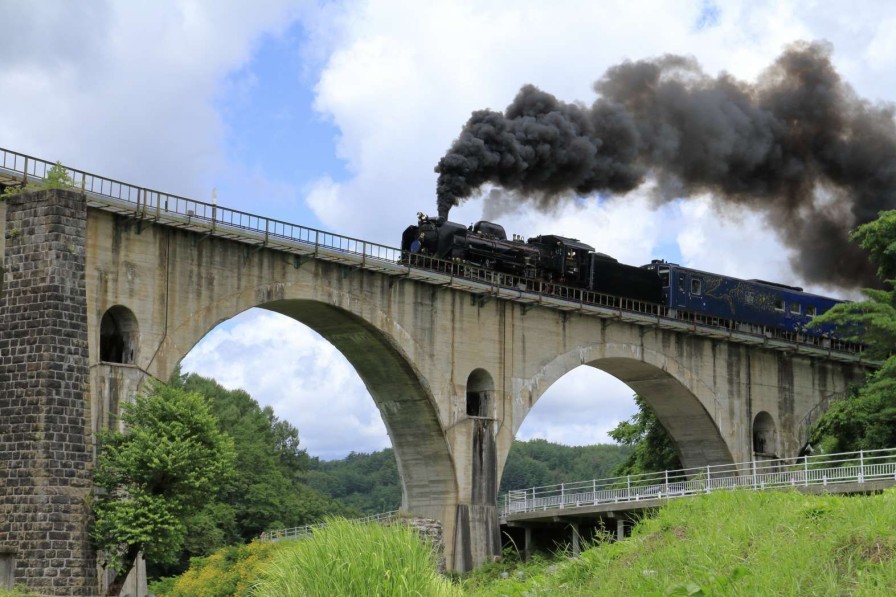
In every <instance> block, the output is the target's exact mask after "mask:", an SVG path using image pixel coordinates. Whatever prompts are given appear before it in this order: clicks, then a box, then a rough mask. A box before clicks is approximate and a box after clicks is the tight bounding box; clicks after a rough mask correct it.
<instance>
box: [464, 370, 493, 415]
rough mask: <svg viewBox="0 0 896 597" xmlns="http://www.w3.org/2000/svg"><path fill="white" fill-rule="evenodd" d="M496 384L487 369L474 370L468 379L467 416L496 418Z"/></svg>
mask: <svg viewBox="0 0 896 597" xmlns="http://www.w3.org/2000/svg"><path fill="white" fill-rule="evenodd" d="M494 410H495V382H494V380H493V379H492V376H491V375H490V374H489V372H488V371H486V370H485V369H474V370H473V372H472V373H470V376H469V377H468V378H467V416H469V417H485V418H494V414H493V413H494Z"/></svg>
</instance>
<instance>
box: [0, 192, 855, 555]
mask: <svg viewBox="0 0 896 597" xmlns="http://www.w3.org/2000/svg"><path fill="white" fill-rule="evenodd" d="M60 196H61V197H62V199H61V200H63V201H73V199H72V197H76V196H74V195H69V194H66V193H60ZM6 236H7V238H8V237H9V236H10V235H9V232H8V231H7V235H6ZM85 238H86V241H85V246H84V256H85V258H84V264H85V272H84V284H85V291H86V306H85V307H84V308H85V310H86V317H87V340H88V342H87V344H88V349H89V358H88V361H89V365H90V367H91V369H90V371H91V374H90V393H89V394H90V401H91V402H90V408H86V406H87V405H84V406H85V408H84V412H83V421H84V422H85V425H89V426H90V427H91V428H92V429H97V428H102V427H103V426H106V425H108V424H110V422H112V423H114V420H115V418H114V410H115V408H116V404H120V403H121V402H122V401H123V400H127V399H128V398H129V396H130V395H132V393H133V391H134V390H135V388H137V387H139V385H140V384H141V383H142V382H143V381H144V380H145V379H146V377H147V376H154V377H157V378H161V379H166V378H167V377H168V376H169V375H170V373H171V372H172V371H173V370H174V368H175V367H176V365H177V363H178V362H179V361H180V360H181V359H182V358H183V357H184V356H185V355H186V354H187V352H189V350H190V349H191V348H192V347H193V346H194V345H195V343H196V342H198V341H199V340H200V339H201V338H202V337H203V336H204V335H205V334H206V333H208V332H209V331H210V330H211V329H212V328H214V327H215V326H216V325H217V324H219V323H220V322H222V321H225V320H226V319H228V318H230V317H233V316H234V315H236V314H238V313H240V312H242V311H244V310H246V309H248V308H251V307H261V308H265V309H269V310H272V311H276V312H279V313H283V314H285V315H287V316H289V317H291V318H293V319H295V320H297V321H300V322H302V323H304V324H306V325H308V326H309V327H311V328H312V329H314V330H316V331H317V332H318V333H320V334H321V335H322V336H323V337H324V338H326V339H327V340H329V341H330V342H331V343H332V344H333V345H334V346H335V347H336V348H338V349H339V350H340V351H341V352H342V353H343V354H344V355H345V356H346V358H347V359H348V360H349V362H351V363H352V365H353V366H354V367H355V369H356V370H357V372H358V374H359V375H360V377H361V379H362V380H363V381H364V383H365V384H366V386H367V388H368V390H369V391H370V394H371V396H372V398H373V400H374V402H375V403H376V404H377V407H378V408H379V410H380V413H381V414H382V416H383V420H384V422H385V425H386V428H387V430H388V432H389V435H390V438H391V440H392V443H393V447H394V448H395V454H396V458H397V461H398V467H399V471H400V474H401V478H402V485H403V493H402V496H403V497H402V500H403V504H402V507H403V509H404V510H406V511H409V512H411V513H413V514H415V515H417V516H422V517H426V518H432V519H436V520H439V521H441V522H442V531H443V537H444V539H445V546H446V551H445V557H446V564H447V566H448V567H449V568H451V569H458V570H463V569H467V568H469V567H471V566H474V565H477V564H479V563H482V562H484V561H487V560H488V558H489V557H491V556H492V555H495V554H496V553H497V549H498V540H497V539H498V535H497V528H498V527H497V516H496V511H495V505H494V495H495V492H496V487H497V483H498V480H499V479H500V471H501V469H502V468H503V463H504V461H505V459H506V457H507V453H508V451H509V449H510V445H511V442H512V439H513V436H514V434H515V433H516V431H517V430H518V429H519V427H520V425H521V424H522V423H523V421H524V419H525V417H526V416H527V414H528V413H529V411H530V410H531V408H532V407H533V406H534V405H535V403H536V402H537V401H538V399H539V398H540V397H541V396H542V395H543V393H544V392H545V390H547V388H548V387H550V385H551V384H553V383H554V382H555V381H556V380H558V379H559V378H560V377H562V376H563V375H565V374H566V373H567V372H569V371H571V370H572V369H574V368H576V367H578V366H581V365H587V366H593V367H598V368H601V369H604V370H606V371H608V372H609V373H611V374H613V375H615V376H617V377H619V378H620V379H622V380H623V381H625V382H626V383H628V384H629V385H630V386H631V387H632V389H633V390H634V391H637V392H638V393H639V394H640V395H642V396H643V397H644V398H645V400H647V402H648V403H649V404H650V405H651V406H652V407H653V408H654V410H655V411H656V412H657V415H658V416H659V418H660V420H661V422H662V423H663V424H664V425H665V426H666V428H667V429H668V430H669V431H670V432H671V434H672V436H673V438H674V439H675V441H676V443H677V445H678V448H679V450H680V453H681V456H682V461H683V464H684V465H685V466H700V465H705V464H718V463H727V462H734V461H745V460H749V459H750V457H751V456H752V452H753V437H752V436H753V432H754V429H753V424H754V421H755V420H756V419H757V416H760V415H761V417H762V421H763V427H762V429H763V431H762V434H763V435H762V439H763V442H764V443H766V444H767V445H766V446H765V448H764V450H765V451H774V452H775V453H777V454H779V455H780V456H784V457H787V456H793V455H795V453H796V451H797V450H798V448H799V445H798V442H797V440H796V427H797V424H798V422H799V421H800V420H801V419H802V417H803V416H805V414H806V413H808V412H809V411H810V410H811V409H812V407H813V406H814V405H815V404H817V403H818V402H819V401H820V400H821V399H822V398H823V397H824V396H826V395H828V394H831V393H834V392H837V391H839V390H842V389H844V388H845V387H846V385H847V383H848V381H849V380H850V379H851V378H853V377H855V376H856V375H858V374H859V373H860V372H859V371H858V370H857V369H855V368H852V367H851V366H847V365H840V364H833V363H831V362H827V361H823V360H819V359H814V358H809V357H806V356H798V355H793V356H791V355H786V354H783V353H780V352H773V351H766V350H763V349H760V348H749V347H746V346H743V345H738V344H731V343H728V342H725V341H723V340H713V339H708V338H702V337H695V336H689V335H686V334H681V333H678V332H672V331H668V330H661V329H657V328H654V327H651V326H644V327H641V326H637V325H634V324H629V323H623V322H619V321H615V320H602V319H599V318H596V317H591V316H585V315H578V314H575V313H573V314H569V313H565V312H560V311H556V310H550V309H546V308H538V307H536V308H532V309H530V310H528V311H526V312H524V310H523V309H522V306H521V305H519V304H516V303H513V302H507V301H501V300H492V301H489V302H485V303H484V304H483V303H482V302H481V301H471V296H470V295H469V294H467V293H465V292H462V291H459V290H455V289H452V288H450V287H439V286H432V285H428V284H424V283H421V282H414V281H410V280H407V279H403V278H401V277H390V276H387V275H385V274H380V273H375V272H371V271H367V270H358V269H352V268H349V267H346V266H343V265H339V264H335V263H332V262H326V261H319V260H315V259H310V260H307V261H302V260H297V259H296V258H295V256H293V255H289V254H284V253H280V252H276V251H272V250H268V249H262V250H255V249H254V248H251V247H248V246H246V245H243V244H241V243H239V242H236V241H228V240H223V239H220V238H218V237H215V236H210V237H205V236H201V235H199V234H196V233H192V232H187V231H184V230H181V229H176V228H167V227H163V226H157V225H153V224H152V223H151V222H148V221H143V222H139V223H138V222H136V221H134V220H132V219H129V218H127V217H124V216H118V215H113V214H111V213H108V212H105V211H99V210H94V209H89V210H87V221H86V237H85ZM8 242H9V241H8ZM8 252H9V251H7V253H8ZM7 262H8V259H7ZM6 279H7V280H8V279H9V275H8V274H7V276H6ZM109 314H114V315H115V317H112V318H107V322H112V323H109V324H108V325H107V327H109V326H111V327H115V326H116V325H118V326H120V327H121V329H126V330H127V334H128V338H127V341H126V342H122V343H120V346H125V347H127V349H126V350H125V351H124V352H121V350H120V346H118V347H114V348H115V349H114V350H111V349H109V348H102V349H101V346H107V345H104V344H103V342H105V341H106V339H107V338H108V330H106V332H103V334H101V327H102V326H101V323H102V322H103V317H104V315H109ZM113 320H114V321H113ZM104 351H105V352H104ZM119 353H121V354H126V359H125V360H126V362H125V363H123V364H115V365H109V364H101V361H102V359H101V355H103V354H119ZM3 383H5V382H3ZM5 391H6V390H5V388H4V392H5ZM468 392H470V395H469V396H468ZM321 398H322V399H326V397H325V396H322V397H321ZM468 410H469V411H470V412H469V414H468ZM762 413H765V414H762ZM79 416H81V415H79ZM79 420H80V419H79ZM0 441H5V440H2V437H0ZM85 441H86V436H85ZM63 456H64V455H62V454H59V455H56V456H54V457H56V458H61V457H63Z"/></svg>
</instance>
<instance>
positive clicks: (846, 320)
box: [809, 210, 896, 452]
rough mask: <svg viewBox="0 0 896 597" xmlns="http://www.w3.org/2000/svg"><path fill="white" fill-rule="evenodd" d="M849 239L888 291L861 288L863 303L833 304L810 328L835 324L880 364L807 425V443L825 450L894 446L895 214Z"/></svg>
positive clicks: (862, 228)
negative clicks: (863, 252) (864, 254)
mask: <svg viewBox="0 0 896 597" xmlns="http://www.w3.org/2000/svg"><path fill="white" fill-rule="evenodd" d="M852 239H853V240H855V241H856V242H858V243H859V246H861V247H862V248H863V249H865V250H866V251H868V256H869V259H870V260H871V262H872V263H873V264H875V265H876V266H877V268H878V269H877V273H878V276H879V277H880V278H881V281H882V282H884V286H885V288H886V287H889V288H890V290H886V289H866V290H863V291H862V292H863V293H864V295H865V297H866V299H865V300H863V301H858V302H851V303H841V304H838V305H836V306H835V307H834V308H833V309H831V310H830V311H828V312H826V313H824V314H822V315H820V316H818V317H816V318H815V319H814V320H813V321H812V324H811V325H812V326H820V325H833V326H835V328H836V333H837V335H838V336H840V337H842V338H844V339H848V340H852V341H855V342H859V343H861V344H864V345H865V347H866V350H865V355H866V356H868V357H869V358H871V359H876V360H879V361H882V363H883V364H882V366H881V367H880V368H879V369H878V370H877V371H874V372H873V373H871V374H870V375H869V376H868V378H867V380H866V382H865V384H864V385H863V386H861V387H859V388H857V389H855V390H854V391H853V392H852V393H851V394H850V395H849V396H848V397H847V398H846V399H844V400H840V401H838V402H835V403H834V404H833V405H832V406H831V408H829V409H828V411H827V412H826V413H825V414H824V415H822V416H821V417H820V418H819V420H818V422H817V423H816V424H815V426H814V427H813V431H812V434H811V436H810V439H809V441H810V442H811V443H813V444H815V445H816V446H817V447H820V448H821V449H822V450H823V451H825V452H842V451H851V450H870V449H876V448H891V447H893V446H896V210H892V211H885V212H881V214H880V217H879V218H878V219H877V220H874V221H873V222H869V223H867V224H864V225H862V226H860V227H859V228H857V229H856V230H855V232H853V234H852Z"/></svg>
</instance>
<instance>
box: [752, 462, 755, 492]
mask: <svg viewBox="0 0 896 597" xmlns="http://www.w3.org/2000/svg"><path fill="white" fill-rule="evenodd" d="M752 464H753V489H756V458H753V462H752Z"/></svg>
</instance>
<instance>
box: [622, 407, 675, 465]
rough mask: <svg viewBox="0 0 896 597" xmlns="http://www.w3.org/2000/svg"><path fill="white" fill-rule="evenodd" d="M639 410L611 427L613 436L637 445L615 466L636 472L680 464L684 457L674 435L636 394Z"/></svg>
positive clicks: (624, 444) (627, 443)
mask: <svg viewBox="0 0 896 597" xmlns="http://www.w3.org/2000/svg"><path fill="white" fill-rule="evenodd" d="M635 404H637V405H638V412H637V413H635V415H634V416H633V417H632V418H631V419H630V420H628V421H623V422H621V423H619V425H617V426H616V428H615V429H613V430H612V431H610V437H612V438H613V439H614V440H616V441H617V442H619V443H620V444H622V445H623V446H630V447H632V448H634V450H633V451H632V453H631V454H630V455H629V457H628V459H627V460H626V461H625V462H623V463H622V464H621V465H620V466H619V467H617V468H616V470H615V471H614V474H616V475H637V474H641V473H650V472H657V471H665V470H676V469H680V468H681V460H680V459H679V457H678V451H677V450H676V449H675V444H674V443H673V442H672V438H671V437H669V434H668V433H666V429H665V428H664V427H663V426H662V424H661V423H660V422H659V419H657V418H656V415H654V414H653V411H652V410H651V409H650V407H649V406H648V405H647V403H646V402H644V400H643V399H642V398H641V397H640V396H638V395H635Z"/></svg>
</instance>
